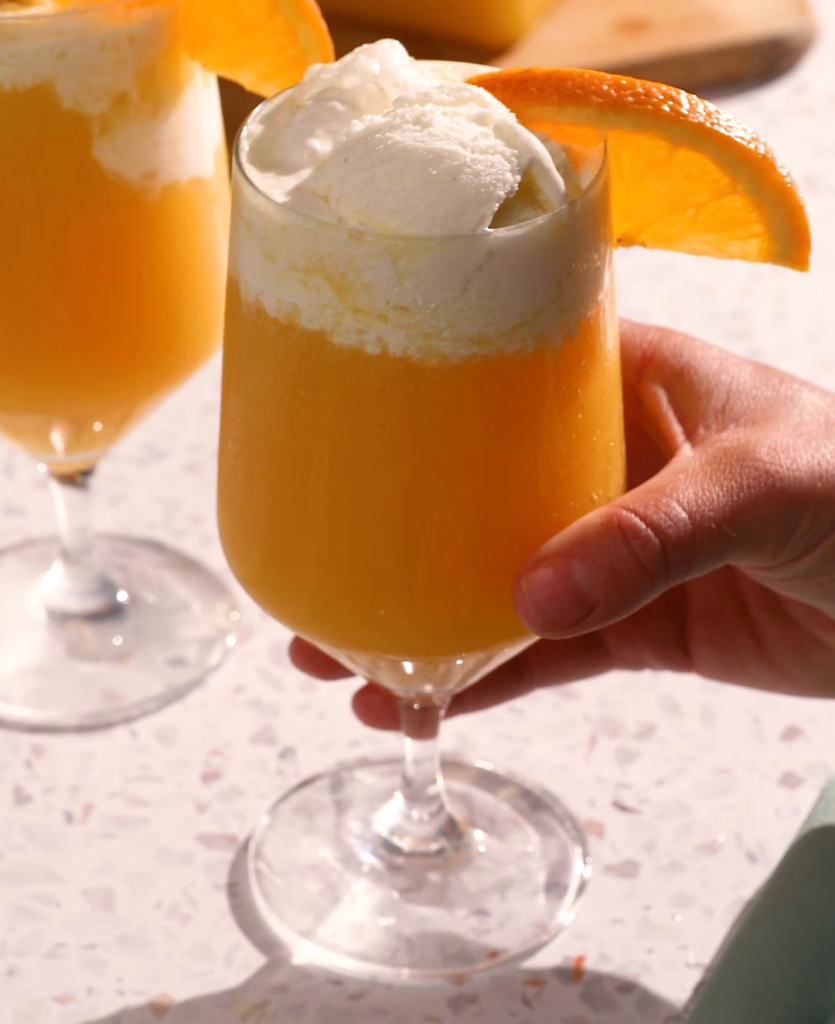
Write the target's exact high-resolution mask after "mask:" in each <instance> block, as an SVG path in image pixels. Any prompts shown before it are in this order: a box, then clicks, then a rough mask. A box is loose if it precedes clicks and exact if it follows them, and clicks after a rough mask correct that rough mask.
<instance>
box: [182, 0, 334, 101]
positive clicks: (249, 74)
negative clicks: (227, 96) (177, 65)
mask: <svg viewBox="0 0 835 1024" xmlns="http://www.w3.org/2000/svg"><path fill="white" fill-rule="evenodd" d="M180 16H181V26H182V27H181V31H182V36H183V43H184V45H185V48H186V50H187V51H188V53H189V55H190V56H191V57H192V58H193V59H194V60H196V61H197V62H198V63H199V64H202V65H203V67H204V68H205V69H206V70H207V71H213V72H215V74H218V75H222V76H223V77H224V78H231V79H232V81H234V82H237V83H238V84H239V85H242V86H243V87H244V88H245V89H249V90H250V92H254V93H257V94H258V95H259V96H272V95H273V94H274V93H277V92H280V91H281V90H282V89H286V88H287V87H288V86H291V85H295V84H296V82H298V81H299V79H300V78H301V77H302V75H303V74H304V73H305V71H306V70H307V68H308V67H309V66H310V65H311V64H324V63H327V62H329V61H332V60H333V57H334V50H333V41H332V40H331V37H330V33H329V32H328V27H327V25H326V24H325V21H324V18H323V17H322V14H321V12H320V11H319V8H318V6H317V5H316V3H315V2H314V0H180Z"/></svg>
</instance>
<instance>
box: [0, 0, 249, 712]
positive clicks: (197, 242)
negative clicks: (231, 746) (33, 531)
mask: <svg viewBox="0 0 835 1024" xmlns="http://www.w3.org/2000/svg"><path fill="white" fill-rule="evenodd" d="M176 9H177V3H176V0H159V2H146V0H111V2H109V3H104V4H91V5H89V6H83V5H81V6H74V7H72V8H66V7H63V8H57V7H55V6H54V5H53V4H51V3H50V2H48V0H15V2H11V0H0V124H1V125H2V131H0V224H2V225H3V241H2V245H0V365H2V373H0V433H2V434H4V435H5V436H6V437H7V438H9V439H10V440H11V441H13V442H14V443H16V444H17V445H19V446H21V447H22V448H23V449H25V450H26V451H27V452H28V453H29V454H30V455H31V456H32V457H33V459H34V460H35V461H36V463H37V464H38V465H39V467H40V468H41V470H42V472H43V473H44V474H45V476H46V479H47V481H48V483H49V487H50V490H51V492H52V496H53V498H54V501H55V508H56V512H57V516H58V527H59V537H58V541H57V542H56V541H55V540H53V539H51V538H50V539H37V540H28V541H26V542H24V543H22V544H18V545H16V546H14V547H10V548H7V549H6V550H4V551H2V552H0V722H3V723H4V724H7V725H16V726H23V727H31V728H43V729H77V728H88V727H95V726H102V725H107V724H110V723H113V722H117V721H122V720H124V719H127V718H131V717H133V716H135V715H138V714H140V713H143V712H146V711H150V710H152V709H153V708H156V707H158V706H160V705H161V704H164V703H166V702H167V701H169V700H171V699H173V698H174V697H176V696H178V695H180V694H182V693H183V692H185V691H186V690H187V689H189V688H190V687H191V686H193V685H194V684H195V683H196V682H197V681H198V680H199V679H200V678H201V677H202V676H203V675H204V674H205V673H206V672H207V671H208V670H209V669H211V668H212V667H213V666H215V665H217V664H218V663H219V662H220V660H221V659H222V658H223V656H224V654H225V653H226V652H227V651H228V650H229V648H230V646H231V645H232V644H234V631H235V630H234V621H235V619H236V617H237V612H236V611H235V608H234V604H233V601H232V598H231V596H230V594H229V592H228V591H227V589H226V587H225V586H224V585H223V584H222V583H221V582H220V581H219V580H218V579H217V578H215V576H214V575H213V574H212V573H210V572H209V571H208V570H207V569H205V568H203V566H201V565H199V564H198V563H197V562H195V561H193V560H192V559H191V558H188V557H186V556H185V555H184V554H181V553H179V552H177V551H173V550H171V549H169V548H167V547H165V546H163V545H162V544H157V543H154V542H151V541H143V540H137V539H132V538H125V537H116V536H105V537H101V538H99V539H98V540H96V539H95V538H94V534H93V530H92V527H91V521H90V508H89V504H90V488H91V484H92V478H93V473H94V469H95V466H96V464H97V463H98V460H99V459H100V458H101V456H102V455H103V454H104V453H105V452H106V451H107V449H108V448H109V447H110V446H111V445H112V444H113V443H114V442H115V441H116V440H118V439H119V438H120V437H121V436H122V435H123V434H124V433H125V432H126V431H127V430H129V429H130V427H132V426H133V425H134V424H135V423H136V422H137V421H138V420H139V419H140V418H141V417H143V416H144V415H146V414H147V412H148V411H149V410H150V409H152V408H153V407H154V405H155V404H156V403H158V402H159V401H160V400H161V399H162V398H163V397H164V396H165V395H166V394H168V393H169V392H170V391H171V390H172V389H173V388H174V387H176V386H177V385H178V384H180V383H181V382H182V381H184V380H185V379H186V378H187V377H188V376H190V375H191V374H192V373H193V372H194V371H195V370H196V369H197V368H198V367H199V366H201V365H202V364H203V363H204V362H205V361H206V360H207V359H208V358H209V357H210V356H211V355H212V353H213V352H214V351H215V350H216V349H217V347H218V345H219V343H220V338H221V333H222V318H223V294H224V285H225V264H226V250H227V231H228V202H229V196H228V170H227V164H226V153H225V144H224V139H223V125H222V119H221V112H220V104H219V98H218V91H217V82H216V80H215V79H214V78H213V77H212V76H210V75H207V74H206V73H205V72H204V71H203V70H202V69H201V68H200V67H199V66H198V65H196V64H194V63H193V62H192V61H191V60H190V59H189V58H188V57H187V56H186V54H185V51H184V49H183V47H182V45H181V43H180V40H179V38H178V35H177V28H176ZM146 483H147V481H146ZM134 486H135V487H137V488H138V487H141V486H144V484H143V482H142V481H139V480H137V481H136V482H135V484H134Z"/></svg>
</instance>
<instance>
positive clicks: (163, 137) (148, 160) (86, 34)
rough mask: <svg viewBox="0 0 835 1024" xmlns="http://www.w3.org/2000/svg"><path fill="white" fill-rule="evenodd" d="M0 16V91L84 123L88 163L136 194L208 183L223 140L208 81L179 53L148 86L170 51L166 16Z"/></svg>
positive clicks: (136, 10) (130, 10)
mask: <svg viewBox="0 0 835 1024" xmlns="http://www.w3.org/2000/svg"><path fill="white" fill-rule="evenodd" d="M0 10H2V11H3V15H2V25H0V92H2V91H3V90H6V91H11V92H18V91H22V90H26V89H31V88H34V87H36V86H48V87H49V88H52V89H54V91H55V94H56V96H57V97H58V101H59V102H60V104H61V106H62V107H64V108H65V109H66V110H69V111H73V112H76V113H79V114H83V115H84V116H86V117H88V118H89V119H90V122H91V129H92V134H93V153H94V156H95V158H96V160H97V161H98V162H99V163H100V164H101V165H102V166H103V167H104V168H105V169H106V170H107V171H108V172H110V173H112V174H115V175H118V176H119V177H121V178H124V179H126V180H127V181H129V182H131V183H132V184H134V185H138V186H140V187H142V188H144V189H148V190H151V191H156V190H159V189H160V188H162V187H163V186H164V185H167V184H170V183H173V182H184V181H189V180H191V179H193V178H211V177H213V175H214V173H215V168H216V156H217V151H218V147H219V146H220V144H221V140H222V137H223V124H222V119H221V114H220V106H219V99H218V92H217V84H216V82H215V80H214V78H213V77H212V76H209V75H207V74H206V73H205V72H204V71H203V70H202V69H201V68H200V67H199V66H198V65H196V64H194V63H193V62H191V61H190V60H188V59H187V58H186V57H185V55H184V54H183V55H179V57H178V58H177V59H176V60H175V61H174V64H173V67H174V73H175V74H174V79H173V80H172V81H169V82H162V77H163V76H162V75H160V76H159V77H160V83H159V84H158V83H156V82H155V81H154V74H153V72H154V69H155V67H156V64H157V62H159V61H160V60H161V59H162V58H163V55H165V59H166V61H168V62H171V49H172V46H176V42H175V41H174V39H173V36H172V12H173V8H172V7H167V8H166V7H160V8H143V7H142V6H138V5H130V4H125V5H124V6H117V7H116V8H112V7H107V8H103V9H102V10H101V11H96V10H95V8H93V9H90V10H89V11H87V12H85V13H83V14H68V13H66V12H65V11H61V12H57V13H56V12H53V13H41V8H40V7H35V8H26V9H23V10H19V11H17V13H13V12H12V13H10V12H9V11H8V10H4V9H3V8H0ZM33 13H37V14H38V16H37V17H26V15H29V14H33ZM18 15H23V17H18ZM168 73H170V68H169V69H168ZM160 86H161V87H160ZM9 102H14V100H13V98H5V99H4V98H2V97H1V96H0V104H2V103H9Z"/></svg>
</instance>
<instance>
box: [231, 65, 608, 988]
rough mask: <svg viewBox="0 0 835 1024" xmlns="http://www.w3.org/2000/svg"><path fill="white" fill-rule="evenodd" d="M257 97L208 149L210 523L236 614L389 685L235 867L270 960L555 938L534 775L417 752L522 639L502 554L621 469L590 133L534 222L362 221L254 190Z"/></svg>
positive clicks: (390, 959)
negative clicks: (221, 297) (264, 622)
mask: <svg viewBox="0 0 835 1024" xmlns="http://www.w3.org/2000/svg"><path fill="white" fill-rule="evenodd" d="M467 73H469V74H471V73H472V69H466V70H465V71H462V74H467ZM282 102H284V99H283V97H282V96H279V97H277V98H275V99H273V100H270V101H268V102H267V103H266V104H264V105H262V107H261V108H259V110H258V111H256V112H255V113H254V114H253V115H252V117H251V118H250V120H249V122H248V123H247V124H246V125H245V126H244V129H243V130H242V132H241V134H240V136H239V139H238V142H237V146H236V152H235V159H234V167H233V204H232V205H233V215H232V225H233V226H232V244H231V253H230V273H229V290H228V307H227V328H226V340H225V350H224V377H223V402H222V423H221V448H220V485H219V523H220V531H221V539H222V542H223V545H224V550H225V552H226V555H227V557H228V560H229V563H230V566H231V567H232V570H233V572H234V573H235V575H236V576H237V578H238V580H239V581H240V582H241V584H242V585H243V586H244V587H245V588H246V590H247V591H248V592H249V593H250V595H251V596H252V597H253V598H254V599H255V600H256V601H257V602H258V603H259V604H260V605H261V607H262V608H264V609H265V610H266V611H267V612H269V614H270V615H272V616H273V617H274V618H276V619H277V620H278V621H279V622H282V623H283V624H284V625H286V626H288V627H289V628H291V629H292V630H294V631H295V632H297V633H298V634H300V635H301V636H303V637H306V638H307V639H308V640H310V641H312V642H313V643H315V644H317V645H319V646H320V647H321V648H323V649H324V650H326V651H328V652H329V653H331V654H332V655H333V656H334V657H336V658H338V659H339V660H340V661H342V662H343V663H344V664H345V665H346V666H348V667H350V668H351V669H353V670H354V671H355V672H356V673H357V674H359V675H364V676H368V677H370V678H373V679H375V680H377V681H378V682H379V683H381V684H382V685H384V686H386V687H388V688H389V689H390V690H391V691H392V692H393V693H394V694H395V695H396V696H397V698H398V700H399V707H400V716H401V721H402V728H403V733H404V736H405V758H404V760H403V761H402V762H399V761H394V760H390V759H381V760H363V761H361V762H359V763H356V764H349V765H342V766H339V767H336V768H334V769H331V770H329V771H326V772H324V773H323V774H320V775H317V776H316V777H314V778H312V779H307V780H305V781H304V782H302V783H300V784H299V785H298V786H296V787H295V788H294V789H293V790H291V791H290V792H289V793H286V794H284V795H283V796H282V797H281V798H280V799H279V800H278V802H277V803H276V804H275V805H274V806H273V807H272V808H271V809H270V810H269V811H268V812H267V813H266V815H265V816H264V817H263V818H262V819H261V821H260V822H259V824H258V826H257V828H256V830H255V833H254V835H253V837H252V840H251V844H250V871H251V881H252V887H253V891H254V893H255V897H256V899H257V901H258V904H259V906H260V908H261V911H262V912H263V915H264V917H265V919H266V921H267V922H268V923H269V924H270V926H271V927H272V928H273V929H274V930H275V932H276V933H277V934H278V935H279V936H280V937H282V938H283V939H285V940H287V941H288V942H289V943H290V944H291V945H292V946H293V948H294V949H295V951H296V955H297V956H302V957H304V956H309V957H312V958H314V959H319V960H324V961H326V962H327V963H330V964H332V965H334V966H336V967H339V968H342V969H345V970H349V971H356V972H359V973H363V974H369V975H373V976H375V977H380V978H432V977H442V976H449V975H454V974H460V973H461V972H469V971H476V970H486V969H489V968H493V967H497V966H499V965H501V964H504V963H507V962H508V961H510V960H514V959H516V958H519V957H522V956H524V955H526V954H528V953H530V952H531V951H533V950H534V949H536V948H538V947H539V946H541V945H542V944H544V943H545V942H547V941H548V940H549V939H550V938H551V937H552V936H553V935H555V934H556V933H557V932H558V931H559V930H560V929H561V928H562V927H563V926H564V925H565V924H567V923H568V922H569V921H570V920H571V918H572V916H573V914H574V908H575V904H576V901H577V899H578V897H579V895H580V893H581V892H582V890H583V887H584V885H585V882H586V880H587V878H588V876H589V859H588V853H587V848H586V844H585V841H584V838H583V834H582V831H581V829H580V828H579V826H578V824H577V822H576V821H575V820H574V818H573V817H572V816H571V814H570V813H569V811H568V810H567V809H566V808H565V807H564V806H563V804H562V803H561V802H560V801H559V800H558V799H557V798H556V797H555V796H553V795H552V794H550V793H549V792H547V791H545V790H544V789H542V788H540V787H539V786H537V785H534V784H532V783H530V782H527V781H525V780H524V779H522V778H520V777H518V776H517V775H516V774H515V773H514V772H508V771H504V770H501V769H499V768H497V767H496V766H494V765H493V764H491V763H489V761H466V760H462V759H445V760H444V761H443V765H441V762H440V759H439V753H438V743H437V738H438V730H439V727H440V724H441V721H442V719H443V716H444V711H445V709H446V707H447V706H448V703H449V701H450V698H451V697H452V696H453V694H455V693H456V692H458V691H459V690H461V689H462V688H463V687H465V686H468V685H470V684H471V683H473V682H475V681H476V680H478V679H479V678H481V677H482V676H483V675H484V674H486V673H487V672H489V671H490V670H491V669H493V668H495V667H496V666H498V665H500V664H501V663H503V662H504V661H506V660H507V659H508V658H510V657H512V656H513V655H514V654H516V653H518V652H520V651H521V650H522V649H524V648H525V646H526V645H528V644H529V643H531V642H532V639H533V638H532V637H531V636H530V635H529V634H528V633H527V631H526V630H525V628H524V627H523V625H522V623H521V622H520V620H519V619H518V617H517V615H516V613H515V611H514V607H513V602H512V596H511V595H512V585H513V579H514V575H515V573H516V571H517V570H518V568H519V567H520V566H521V564H522V563H523V561H524V560H525V559H526V558H527V557H528V556H529V555H530V554H532V553H533V552H534V551H535V550H536V549H537V547H538V546H539V545H540V544H542V543H543V542H544V541H545V540H546V539H547V538H548V537H550V536H552V535H553V534H554V533H556V532H557V531H558V530H560V529H561V528H562V527H564V526H565V525H567V524H568V523H570V522H571V521H573V520H574V519H576V518H578V517H579V516H581V515H583V514H584V513H585V512H587V511H589V510H591V509H592V508H594V507H596V506H598V505H600V504H602V503H604V502H606V501H609V500H611V499H612V498H613V497H615V496H616V495H618V494H619V493H621V492H622V490H623V488H624V485H625V469H624V441H623V412H622V396H621V386H620V363H619V351H618V338H617V322H616V318H615V312H614V300H613V292H612V289H611V241H610V226H609V212H608V211H609V205H608V177H607V169H606V160H605V149H604V147H603V145H602V144H600V145H596V146H595V145H592V146H591V148H586V149H583V150H579V149H573V150H570V155H571V157H572V171H571V174H570V175H569V177H571V178H572V186H573V194H572V197H571V198H570V201H568V202H566V204H565V205H564V206H563V207H561V208H560V209H557V210H555V211H553V212H550V213H547V214H545V215H543V216H540V217H538V218H536V219H533V220H529V221H525V222H522V223H517V224H511V225H508V226H506V227H499V228H495V229H493V230H490V231H488V232H479V233H477V234H472V235H457V236H456V235H450V236H438V237H424V236H420V237H414V236H396V235H389V234H374V233H373V232H370V231H366V230H359V229H355V228H348V227H343V226H341V225H339V224H334V223H331V222H329V221H326V220H319V219H315V218H313V217H310V216H306V215H304V214H302V213H299V212H297V211H294V210H292V209H290V208H288V206H287V205H284V204H282V203H280V202H277V201H275V200H274V199H273V198H271V197H270V195H269V194H268V193H267V191H265V190H264V189H263V188H262V187H261V186H260V184H259V179H258V176H257V175H256V174H253V173H252V170H251V161H250V153H251V149H252V147H253V146H256V145H257V146H267V147H268V146H269V145H270V138H269V133H270V123H271V119H272V117H273V115H274V114H275V113H276V112H277V108H278V105H279V104H281V103H282ZM574 179H576V180H574ZM441 768H442V769H443V770H441Z"/></svg>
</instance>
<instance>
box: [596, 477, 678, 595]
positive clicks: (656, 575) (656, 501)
mask: <svg viewBox="0 0 835 1024" xmlns="http://www.w3.org/2000/svg"><path fill="white" fill-rule="evenodd" d="M613 527H614V529H615V530H616V531H617V534H618V539H619V540H620V542H621V543H620V547H621V550H623V551H625V553H626V555H627V558H628V559H629V560H630V561H631V562H632V564H633V567H635V568H637V569H638V571H639V572H641V573H643V575H644V576H645V578H646V583H647V585H648V587H649V588H650V589H652V590H661V589H664V588H665V587H668V586H672V585H673V584H675V583H677V582H679V581H680V580H682V579H684V578H686V576H687V575H688V572H689V570H690V568H691V566H692V565H693V563H694V561H695V558H696V544H695V531H694V528H693V521H692V517H691V516H690V514H689V512H688V511H687V509H686V507H685V506H684V505H683V504H682V502H681V501H680V500H678V499H677V498H675V497H673V496H672V495H663V494H662V495H655V496H653V497H652V498H651V499H650V500H644V501H642V502H640V503H637V502H629V501H625V502H621V503H620V504H619V505H617V506H615V508H614V509H613Z"/></svg>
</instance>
